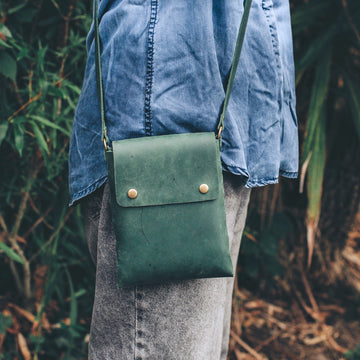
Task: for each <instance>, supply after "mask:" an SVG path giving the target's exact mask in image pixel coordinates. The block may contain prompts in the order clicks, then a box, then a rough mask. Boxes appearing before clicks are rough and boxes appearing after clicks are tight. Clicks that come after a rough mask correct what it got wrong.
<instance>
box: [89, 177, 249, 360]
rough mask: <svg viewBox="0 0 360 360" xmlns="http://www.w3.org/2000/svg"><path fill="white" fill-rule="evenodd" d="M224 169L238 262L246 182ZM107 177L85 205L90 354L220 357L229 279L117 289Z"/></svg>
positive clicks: (129, 359)
mask: <svg viewBox="0 0 360 360" xmlns="http://www.w3.org/2000/svg"><path fill="white" fill-rule="evenodd" d="M223 175H224V190H225V207H226V222H227V228H228V233H229V239H230V251H231V256H232V261H233V265H234V267H235V266H236V262H237V257H238V252H239V247H240V241H241V236H242V232H243V229H244V225H245V219H246V214H247V207H248V202H249V198H250V189H247V188H245V187H244V186H243V185H242V182H241V178H240V177H238V176H236V175H232V174H230V173H225V172H224V173H223ZM109 196H110V193H109V187H108V184H105V186H104V187H103V188H101V189H99V190H97V191H96V192H94V193H93V194H91V195H90V196H88V197H86V198H85V200H84V204H83V210H84V221H85V231H86V236H87V241H88V246H89V251H90V255H91V257H92V259H93V261H94V263H95V264H96V284H95V299H94V305H93V313H92V321H91V328H90V340H89V359H90V360H162V359H164V360H225V359H226V356H227V352H228V342H229V332H230V319H231V299H232V290H233V284H234V279H233V278H216V279H198V280H187V281H177V282H173V283H167V284H162V285H152V286H138V287H134V288H127V289H118V288H117V286H116V255H115V254H116V253H115V236H114V232H113V229H112V223H111V209H110V205H109Z"/></svg>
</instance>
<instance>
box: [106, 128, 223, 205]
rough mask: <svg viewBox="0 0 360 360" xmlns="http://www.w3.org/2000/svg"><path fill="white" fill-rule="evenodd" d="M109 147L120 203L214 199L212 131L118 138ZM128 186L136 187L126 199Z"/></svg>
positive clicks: (216, 162)
mask: <svg viewBox="0 0 360 360" xmlns="http://www.w3.org/2000/svg"><path fill="white" fill-rule="evenodd" d="M112 151H113V161H114V163H113V165H114V181H115V193H116V201H117V203H118V205H120V206H123V207H137V206H151V205H164V204H178V203H190V202H199V201H208V200H214V199H216V198H217V197H218V193H219V176H222V173H221V162H220V149H219V140H217V139H216V138H215V135H214V133H212V132H202V133H189V134H174V135H160V136H147V137H141V138H135V139H126V140H119V141H114V142H113V143H112ZM202 184H206V185H207V186H208V191H207V192H206V193H202V192H200V185H202ZM203 187H205V188H206V186H203ZM130 189H135V190H136V197H134V198H130V197H129V195H128V191H129V190H130ZM133 193H135V192H134V191H133Z"/></svg>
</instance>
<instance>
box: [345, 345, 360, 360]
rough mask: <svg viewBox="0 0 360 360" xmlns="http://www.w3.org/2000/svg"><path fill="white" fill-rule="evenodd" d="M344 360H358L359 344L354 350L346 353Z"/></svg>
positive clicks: (359, 354)
mask: <svg viewBox="0 0 360 360" xmlns="http://www.w3.org/2000/svg"><path fill="white" fill-rule="evenodd" d="M345 358H346V359H348V360H360V344H359V345H358V346H357V347H356V349H355V350H353V351H348V352H346V353H345Z"/></svg>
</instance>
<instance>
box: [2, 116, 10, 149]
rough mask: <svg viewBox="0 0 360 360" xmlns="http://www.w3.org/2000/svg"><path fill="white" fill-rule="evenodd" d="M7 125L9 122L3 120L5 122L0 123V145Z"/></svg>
mask: <svg viewBox="0 0 360 360" xmlns="http://www.w3.org/2000/svg"><path fill="white" fill-rule="evenodd" d="M8 127H9V123H8V122H5V123H3V124H1V125H0V145H1V144H2V142H3V141H4V139H5V136H6V133H7V130H8Z"/></svg>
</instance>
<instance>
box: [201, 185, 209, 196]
mask: <svg viewBox="0 0 360 360" xmlns="http://www.w3.org/2000/svg"><path fill="white" fill-rule="evenodd" d="M199 190H200V192H201V193H202V194H206V193H207V192H208V191H209V186H208V185H207V184H201V185H200V186H199Z"/></svg>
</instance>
